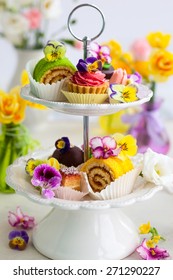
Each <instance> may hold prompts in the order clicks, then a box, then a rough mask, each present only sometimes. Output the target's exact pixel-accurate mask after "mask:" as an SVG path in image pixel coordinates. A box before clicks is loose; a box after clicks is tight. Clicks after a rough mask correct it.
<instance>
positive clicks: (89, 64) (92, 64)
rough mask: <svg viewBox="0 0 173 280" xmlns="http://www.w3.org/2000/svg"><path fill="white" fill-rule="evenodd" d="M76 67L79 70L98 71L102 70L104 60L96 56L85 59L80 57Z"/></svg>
mask: <svg viewBox="0 0 173 280" xmlns="http://www.w3.org/2000/svg"><path fill="white" fill-rule="evenodd" d="M76 67H77V69H78V71H79V72H96V71H98V70H102V62H101V60H97V58H95V57H88V58H86V59H85V60H83V59H79V61H78V64H77V65H76Z"/></svg>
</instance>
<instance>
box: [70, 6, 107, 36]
mask: <svg viewBox="0 0 173 280" xmlns="http://www.w3.org/2000/svg"><path fill="white" fill-rule="evenodd" d="M81 7H91V8H94V9H96V10H97V11H98V12H99V13H100V15H101V17H102V20H103V25H102V28H101V30H100V32H99V33H98V34H97V35H96V36H94V37H93V38H90V41H93V40H95V39H96V38H98V37H99V36H100V35H101V33H102V32H103V30H104V28H105V18H104V15H103V13H102V12H101V11H100V9H99V8H98V7H96V6H95V5H92V4H81V5H78V6H76V7H75V8H74V9H73V10H72V11H71V13H70V14H69V17H68V21H67V26H68V29H69V31H70V33H71V35H72V36H73V37H74V38H76V39H77V40H78V41H84V40H86V39H85V38H86V37H84V38H79V37H77V36H76V35H75V34H74V33H73V31H72V29H71V25H70V20H71V17H72V14H73V13H74V12H75V11H76V10H77V9H79V8H81Z"/></svg>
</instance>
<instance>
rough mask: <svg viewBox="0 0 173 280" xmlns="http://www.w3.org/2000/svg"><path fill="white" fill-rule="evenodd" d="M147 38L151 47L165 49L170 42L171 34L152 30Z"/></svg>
mask: <svg viewBox="0 0 173 280" xmlns="http://www.w3.org/2000/svg"><path fill="white" fill-rule="evenodd" d="M147 40H148V42H149V44H150V45H151V47H153V48H159V49H165V48H167V47H168V45H169V44H170V40H171V35H170V34H164V33H162V32H151V33H149V34H148V35H147Z"/></svg>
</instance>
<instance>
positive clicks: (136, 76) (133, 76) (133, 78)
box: [127, 72, 142, 84]
mask: <svg viewBox="0 0 173 280" xmlns="http://www.w3.org/2000/svg"><path fill="white" fill-rule="evenodd" d="M127 78H128V79H129V80H130V81H131V83H138V84H141V82H142V76H141V75H140V74H139V73H138V72H134V73H133V74H129V75H127Z"/></svg>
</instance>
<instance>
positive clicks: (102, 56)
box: [89, 42, 111, 64]
mask: <svg viewBox="0 0 173 280" xmlns="http://www.w3.org/2000/svg"><path fill="white" fill-rule="evenodd" d="M89 52H90V54H91V55H92V56H93V57H95V58H97V59H99V60H101V61H102V62H103V63H107V64H110V63H111V57H110V48H109V47H108V46H104V45H103V46H100V45H99V44H98V43H96V42H91V43H90V49H89Z"/></svg>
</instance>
